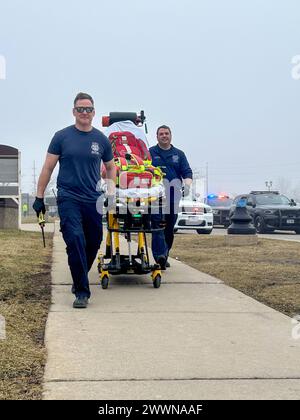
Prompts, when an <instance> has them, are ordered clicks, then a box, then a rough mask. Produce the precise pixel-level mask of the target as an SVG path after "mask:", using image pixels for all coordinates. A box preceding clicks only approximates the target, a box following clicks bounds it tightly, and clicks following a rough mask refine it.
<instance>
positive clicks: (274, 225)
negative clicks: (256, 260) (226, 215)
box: [230, 191, 300, 233]
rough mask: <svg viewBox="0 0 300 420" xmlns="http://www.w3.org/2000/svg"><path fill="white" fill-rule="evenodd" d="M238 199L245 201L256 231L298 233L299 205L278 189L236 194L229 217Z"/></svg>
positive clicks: (299, 220) (299, 230)
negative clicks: (288, 231) (291, 231)
mask: <svg viewBox="0 0 300 420" xmlns="http://www.w3.org/2000/svg"><path fill="white" fill-rule="evenodd" d="M240 200H245V201H246V206H247V209H248V211H249V213H250V215H251V216H252V218H253V223H254V226H255V228H256V230H257V232H259V233H266V232H273V231H274V230H294V231H295V232H296V233H300V207H297V205H296V203H295V202H294V200H290V199H288V198H287V197H286V196H284V195H282V194H279V192H278V191H251V192H250V194H242V195H238V196H237V197H235V199H234V201H233V205H232V207H231V209H230V217H231V216H232V213H233V211H234V209H235V206H236V204H237V203H238V202H239V201H240Z"/></svg>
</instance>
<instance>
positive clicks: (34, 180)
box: [33, 160, 36, 196]
mask: <svg viewBox="0 0 300 420" xmlns="http://www.w3.org/2000/svg"><path fill="white" fill-rule="evenodd" d="M33 195H34V196H36V173H35V160H34V161H33Z"/></svg>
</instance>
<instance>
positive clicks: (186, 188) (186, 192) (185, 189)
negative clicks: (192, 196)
mask: <svg viewBox="0 0 300 420" xmlns="http://www.w3.org/2000/svg"><path fill="white" fill-rule="evenodd" d="M181 193H182V197H187V196H188V195H189V193H190V186H189V185H186V184H185V185H183V187H182V188H181Z"/></svg>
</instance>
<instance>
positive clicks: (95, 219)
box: [57, 198, 103, 298]
mask: <svg viewBox="0 0 300 420" xmlns="http://www.w3.org/2000/svg"><path fill="white" fill-rule="evenodd" d="M57 204H58V213H59V217H60V226H61V232H62V235H63V238H64V241H65V243H66V245H67V248H66V251H67V254H68V264H69V267H70V270H71V274H72V278H73V284H74V287H75V295H76V297H88V298H89V297H90V295H91V292H90V287H89V280H88V272H89V271H90V269H91V267H92V265H93V262H94V260H95V258H96V256H97V251H98V249H99V248H100V244H101V241H102V236H103V232H102V215H100V214H99V213H98V212H97V209H96V203H84V202H79V201H76V200H72V199H69V198H58V200H57Z"/></svg>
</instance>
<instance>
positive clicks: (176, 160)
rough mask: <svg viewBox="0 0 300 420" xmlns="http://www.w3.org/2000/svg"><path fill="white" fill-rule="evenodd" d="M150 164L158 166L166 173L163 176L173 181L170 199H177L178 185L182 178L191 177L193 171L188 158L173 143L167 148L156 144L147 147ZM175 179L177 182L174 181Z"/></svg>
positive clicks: (167, 191)
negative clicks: (172, 192) (150, 159)
mask: <svg viewBox="0 0 300 420" xmlns="http://www.w3.org/2000/svg"><path fill="white" fill-rule="evenodd" d="M149 151H150V154H151V158H152V164H153V165H154V166H159V167H160V168H161V169H162V171H163V172H164V173H165V174H166V175H165V178H166V179H167V180H169V181H173V182H172V185H174V190H173V191H174V194H175V197H174V195H173V194H171V196H170V199H171V201H173V200H175V201H179V199H180V197H181V193H180V187H181V185H182V179H186V178H191V179H192V178H193V172H192V170H191V167H190V165H189V163H188V160H187V158H186V156H185V154H184V152H183V151H182V150H180V149H177V148H176V147H174V146H173V145H171V148H170V149H168V150H164V149H161V148H160V147H159V146H158V145H156V146H152V147H150V149H149ZM175 180H177V182H175ZM168 193H169V190H168V189H167V188H166V194H167V196H168Z"/></svg>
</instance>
